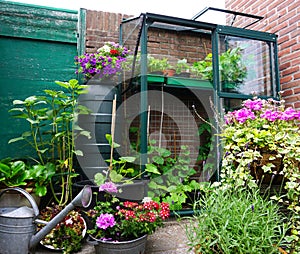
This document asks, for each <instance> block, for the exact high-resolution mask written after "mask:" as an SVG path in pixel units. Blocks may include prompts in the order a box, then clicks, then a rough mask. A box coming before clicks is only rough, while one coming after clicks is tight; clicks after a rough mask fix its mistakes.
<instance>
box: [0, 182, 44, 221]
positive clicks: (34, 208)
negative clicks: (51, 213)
mask: <svg viewBox="0 0 300 254" xmlns="http://www.w3.org/2000/svg"><path fill="white" fill-rule="evenodd" d="M10 190H14V191H17V192H20V193H22V194H23V195H24V196H25V197H26V198H27V199H28V200H29V202H30V204H31V207H32V208H33V212H34V215H35V216H38V215H39V208H38V206H37V204H36V202H35V200H34V198H33V197H32V196H31V195H30V194H29V193H28V192H27V191H26V190H24V189H22V188H19V187H12V188H7V189H4V190H2V191H0V198H1V196H2V194H3V193H4V192H6V191H10Z"/></svg>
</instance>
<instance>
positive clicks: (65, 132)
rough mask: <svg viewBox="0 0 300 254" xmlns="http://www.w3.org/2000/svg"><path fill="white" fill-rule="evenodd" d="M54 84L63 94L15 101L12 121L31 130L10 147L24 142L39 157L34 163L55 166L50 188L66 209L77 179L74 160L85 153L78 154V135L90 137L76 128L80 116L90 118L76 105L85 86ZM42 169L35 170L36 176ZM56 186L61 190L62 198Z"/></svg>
mask: <svg viewBox="0 0 300 254" xmlns="http://www.w3.org/2000/svg"><path fill="white" fill-rule="evenodd" d="M55 83H56V84H57V85H58V86H59V87H60V88H61V90H44V93H45V95H42V96H35V95H33V96H30V97H28V98H26V99H25V100H14V101H13V105H14V108H12V109H11V110H10V112H11V113H13V117H15V118H20V119H22V120H24V122H25V123H27V126H28V130H27V131H25V132H23V133H22V134H21V136H20V137H17V138H14V139H11V140H10V141H9V143H13V142H23V143H25V144H27V145H29V146H30V147H32V148H33V151H35V153H36V156H34V158H33V160H34V161H35V162H37V163H38V164H41V165H43V166H45V165H47V163H49V162H50V163H53V164H55V167H56V174H55V176H53V177H52V181H51V182H50V187H51V190H52V193H53V197H54V198H55V200H56V202H58V203H59V204H60V205H65V204H67V203H68V201H69V200H70V197H71V194H72V193H71V188H72V178H73V177H75V176H76V173H75V170H74V168H73V159H74V156H75V155H77V156H82V155H83V153H82V151H80V150H75V139H76V138H77V137H78V136H79V135H84V136H86V137H87V138H89V137H90V134H89V132H87V131H85V130H83V129H82V128H80V127H79V126H78V125H77V119H78V115H79V114H88V113H89V110H88V109H87V108H86V107H84V106H82V105H78V104H77V98H78V96H79V95H80V94H84V93H87V90H86V86H85V85H80V84H79V83H78V81H77V80H75V79H72V80H70V81H69V82H60V81H56V82H55ZM39 169H40V168H39V167H33V168H32V170H37V172H38V170H39ZM54 186H60V187H61V189H60V190H59V191H58V192H59V195H57V194H56V193H57V191H56V190H55V189H54Z"/></svg>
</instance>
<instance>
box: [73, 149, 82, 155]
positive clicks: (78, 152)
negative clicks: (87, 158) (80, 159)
mask: <svg viewBox="0 0 300 254" xmlns="http://www.w3.org/2000/svg"><path fill="white" fill-rule="evenodd" d="M74 153H75V154H76V155H77V156H83V152H82V151H81V150H75V151H74Z"/></svg>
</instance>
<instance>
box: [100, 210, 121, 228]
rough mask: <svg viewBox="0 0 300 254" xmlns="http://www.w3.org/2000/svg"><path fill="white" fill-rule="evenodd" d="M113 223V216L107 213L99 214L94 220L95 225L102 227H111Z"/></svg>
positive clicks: (114, 222)
mask: <svg viewBox="0 0 300 254" xmlns="http://www.w3.org/2000/svg"><path fill="white" fill-rule="evenodd" d="M115 224H116V221H115V218H114V216H113V215H112V214H109V213H104V214H101V215H100V216H99V217H98V218H97V220H96V225H97V227H98V228H102V229H107V228H108V227H111V228H112V227H113V226H114V225H115Z"/></svg>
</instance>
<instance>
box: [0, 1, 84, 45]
mask: <svg viewBox="0 0 300 254" xmlns="http://www.w3.org/2000/svg"><path fill="white" fill-rule="evenodd" d="M77 20H78V14H77V12H71V11H69V12H67V11H65V10H59V9H49V8H45V7H37V6H34V5H24V4H18V3H11V2H0V35H5V36H13V37H25V38H32V39H42V40H54V41H61V42H72V43H76V42H77Z"/></svg>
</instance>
